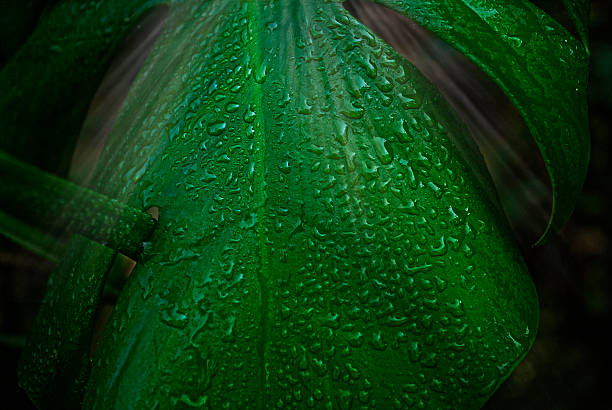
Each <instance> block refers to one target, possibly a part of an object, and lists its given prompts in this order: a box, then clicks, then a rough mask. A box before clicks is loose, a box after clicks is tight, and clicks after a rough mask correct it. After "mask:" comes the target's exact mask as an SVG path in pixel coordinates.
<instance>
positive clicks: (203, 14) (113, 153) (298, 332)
mask: <svg viewBox="0 0 612 410" xmlns="http://www.w3.org/2000/svg"><path fill="white" fill-rule="evenodd" d="M173 10H174V11H173V12H171V13H170V16H169V17H168V22H167V26H168V27H170V28H169V29H168V30H167V31H166V32H165V33H164V34H162V39H161V40H160V42H159V44H158V45H157V46H156V50H154V51H153V52H152V57H151V59H150V61H149V62H148V64H147V65H146V66H145V68H144V71H143V72H142V73H141V74H140V76H139V79H137V81H136V83H135V84H136V85H135V89H134V90H133V91H132V93H131V95H130V97H129V98H128V101H127V102H126V108H125V109H124V111H123V114H122V115H121V117H120V119H119V121H118V123H117V125H116V127H115V129H114V131H113V136H111V141H110V143H109V148H108V150H107V152H106V153H105V160H106V161H107V164H109V165H108V166H107V167H106V168H105V169H103V170H101V171H100V173H99V176H98V181H99V186H100V189H101V190H102V191H107V192H108V193H109V194H112V195H114V196H116V197H117V196H118V197H121V198H123V199H125V200H126V202H129V203H132V204H139V206H140V207H143V208H145V209H146V208H148V207H151V206H156V207H159V227H158V229H157V231H156V233H155V236H154V238H152V240H151V247H150V249H148V250H147V253H146V254H145V256H144V257H143V260H142V261H141V262H140V263H139V264H138V266H137V268H136V270H135V271H134V273H133V274H132V278H131V280H130V282H129V283H128V285H127V289H126V290H125V291H124V294H123V296H122V298H121V299H120V301H119V304H118V305H117V308H116V313H115V314H114V316H113V319H112V321H111V324H110V325H109V328H108V329H107V332H106V336H105V339H104V340H103V344H102V347H101V350H100V354H98V355H97V359H96V360H95V361H94V370H93V375H92V382H91V384H90V390H89V392H88V397H87V399H88V402H89V403H92V404H94V403H95V404H96V405H98V406H99V407H108V406H109V405H111V404H113V405H122V404H123V405H125V404H126V403H128V402H129V403H130V405H136V406H139V407H147V408H156V407H158V408H179V407H180V408H207V407H209V408H271V407H277V408H287V409H291V408H340V409H349V408H359V409H374V408H413V407H414V408H451V407H452V408H462V407H473V406H474V405H475V404H477V403H481V402H482V401H483V400H484V399H483V398H486V397H487V395H488V394H489V393H490V392H491V391H492V389H494V388H495V387H496V386H497V384H498V382H499V381H500V380H501V379H502V378H503V377H505V375H506V373H507V371H508V369H511V368H512V366H513V364H514V363H515V362H516V360H518V358H520V356H521V355H522V354H523V353H524V350H525V348H526V346H528V345H529V342H530V340H532V336H533V332H534V327H535V324H534V323H530V322H528V318H529V312H530V309H532V308H533V307H532V306H531V305H529V303H527V302H525V301H529V300H532V299H531V298H532V297H533V289H532V288H531V287H530V282H529V280H528V277H527V275H526V272H525V269H524V266H523V265H522V262H521V259H520V256H519V255H518V252H514V253H513V252H510V253H508V251H507V250H506V247H508V246H510V245H508V244H507V243H506V244H505V245H504V243H503V241H500V240H499V239H496V240H492V238H497V237H498V236H499V235H505V236H506V237H508V238H509V235H508V233H507V232H506V231H505V230H504V229H505V228H503V226H501V225H500V224H498V223H497V222H495V221H498V220H500V219H499V215H498V214H497V212H498V211H497V209H496V208H495V207H493V206H492V205H491V204H489V203H488V202H487V201H486V200H483V199H482V198H483V196H484V194H483V191H482V189H481V187H480V185H479V182H478V181H476V178H475V177H473V176H472V174H471V173H470V171H469V167H468V166H467V164H465V161H464V160H463V159H462V157H461V155H460V154H459V152H458V150H457V148H456V147H455V146H454V145H453V143H452V140H451V138H450V136H449V135H448V131H447V128H446V127H445V126H443V124H445V123H447V122H448V121H452V118H453V117H452V115H451V114H449V111H448V108H446V106H445V105H444V103H442V102H441V101H440V99H439V96H438V94H437V92H436V91H435V90H434V88H433V87H432V86H431V85H429V84H428V83H427V82H426V81H425V80H424V79H423V77H422V76H421V75H420V74H419V73H418V72H416V70H415V69H414V68H413V67H412V66H410V65H409V64H408V63H406V62H405V61H404V60H402V59H401V57H400V56H398V55H397V54H396V53H395V52H394V51H393V50H392V49H391V48H390V47H388V46H387V45H386V44H384V43H383V42H382V41H380V40H379V39H377V38H375V37H374V36H373V35H372V34H371V33H370V32H369V31H368V30H367V29H366V28H364V27H363V26H362V25H361V24H359V23H358V22H357V21H355V20H354V19H353V18H352V17H351V16H350V15H348V13H347V12H346V11H344V9H343V8H342V7H341V5H340V4H337V3H334V2H288V1H258V2H237V1H231V2H230V1H211V2H208V3H206V5H203V6H190V5H187V4H184V5H181V6H180V7H179V6H177V7H176V8H174V9H173ZM186 16H189V18H186ZM219 16H222V17H219ZM449 118H450V119H449ZM455 128H456V129H460V128H459V127H455ZM109 181H111V182H110V183H109ZM500 232H501V233H500ZM508 240H509V239H508ZM502 245H504V246H503V247H502ZM508 292H510V293H511V294H512V295H513V296H515V297H514V298H512V299H508V297H507V296H503V297H502V296H500V295H502V294H503V295H507V294H508ZM128 295H129V296H128ZM508 312H513V313H512V314H508ZM530 332H531V334H530Z"/></svg>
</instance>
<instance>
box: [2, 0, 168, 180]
mask: <svg viewBox="0 0 612 410" xmlns="http://www.w3.org/2000/svg"><path fill="white" fill-rule="evenodd" d="M98 3H99V4H97V5H95V7H92V6H91V5H88V4H87V3H85V2H78V1H63V2H60V3H59V4H58V5H57V6H55V8H54V9H53V10H51V11H50V12H49V13H48V15H46V16H45V18H44V19H43V20H42V21H41V22H40V24H39V26H38V27H37V29H36V30H35V31H34V33H32V35H31V36H30V37H29V38H28V40H27V41H26V42H25V44H24V45H23V46H22V47H21V48H20V49H19V50H18V51H17V53H16V54H15V55H14V56H13V58H11V59H10V60H9V61H8V63H7V64H6V66H4V67H3V68H2V71H0V90H2V93H0V130H2V132H1V133H0V149H1V150H3V151H5V152H7V153H9V154H11V155H12V156H15V157H17V158H19V159H21V160H23V161H26V162H29V163H30V164H32V165H35V166H37V167H39V168H41V169H43V170H45V171H49V172H52V173H55V174H58V175H60V176H65V175H67V171H68V168H69V166H70V160H71V158H72V152H73V150H74V144H75V141H76V139H77V137H78V132H79V129H80V128H81V124H82V122H83V119H84V118H85V114H86V113H87V110H88V108H89V104H90V102H91V100H92V98H93V96H94V93H95V91H96V89H97V88H98V85H99V84H100V81H101V79H102V77H103V75H104V73H105V72H106V70H107V68H108V65H109V63H110V61H111V58H112V57H113V55H114V53H115V51H116V50H117V46H118V45H119V44H120V43H121V41H122V40H123V38H124V37H125V36H126V34H127V33H129V32H130V30H131V29H132V28H133V27H134V25H135V24H136V23H137V22H138V21H139V20H140V18H141V17H142V16H143V15H144V14H145V13H146V12H147V10H149V9H151V7H153V6H155V5H157V4H159V3H161V1H160V0H124V1H121V2H109V1H101V2H98ZM101 17H103V19H100V18H101Z"/></svg>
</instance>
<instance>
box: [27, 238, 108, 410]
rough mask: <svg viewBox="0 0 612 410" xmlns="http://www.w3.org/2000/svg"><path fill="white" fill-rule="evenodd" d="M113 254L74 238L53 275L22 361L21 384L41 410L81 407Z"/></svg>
mask: <svg viewBox="0 0 612 410" xmlns="http://www.w3.org/2000/svg"><path fill="white" fill-rule="evenodd" d="M114 256H115V252H114V251H112V250H111V249H108V248H105V247H104V246H102V245H99V244H96V243H95V242H92V241H90V240H89V239H87V238H84V237H82V236H79V235H76V236H74V237H73V238H71V239H70V241H69V244H68V247H67V251H66V253H65V254H64V255H63V257H62V259H61V261H60V262H59V264H58V265H57V267H56V268H55V269H54V271H53V273H52V274H51V277H50V279H49V285H48V290H47V294H46V295H45V299H44V300H43V303H42V306H41V308H40V311H39V313H38V316H37V317H36V321H35V323H34V326H33V328H32V332H31V333H30V335H29V336H28V340H27V343H26V347H25V349H24V351H23V352H22V354H21V357H20V359H19V384H20V385H21V387H22V388H24V390H26V392H27V393H28V396H29V397H30V399H32V401H33V402H34V404H36V405H37V406H38V407H39V408H44V409H54V408H62V409H78V408H81V406H80V403H81V400H82V394H83V389H84V387H85V385H86V383H87V376H88V373H89V352H90V344H91V332H92V329H93V324H94V319H95V313H96V309H97V305H98V302H99V300H100V296H101V294H102V289H103V285H104V277H105V273H106V272H107V271H108V270H109V269H110V267H111V265H112V262H113V259H114Z"/></svg>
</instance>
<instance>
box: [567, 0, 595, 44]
mask: <svg viewBox="0 0 612 410" xmlns="http://www.w3.org/2000/svg"><path fill="white" fill-rule="evenodd" d="M563 4H564V5H565V8H566V9H567V12H568V14H569V16H570V18H571V19H572V21H573V22H574V26H575V27H576V30H577V31H578V35H579V36H580V39H581V40H582V43H583V44H584V47H585V48H586V51H587V53H589V12H590V10H591V0H563Z"/></svg>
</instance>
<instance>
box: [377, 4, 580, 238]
mask: <svg viewBox="0 0 612 410" xmlns="http://www.w3.org/2000/svg"><path fill="white" fill-rule="evenodd" d="M375 1H376V2H377V3H380V4H382V5H384V6H387V7H389V8H392V9H393V10H395V11H397V12H399V13H401V14H403V15H405V16H407V17H409V18H411V19H413V20H415V21H416V22H417V23H419V24H421V25H422V26H423V27H425V28H427V29H429V30H431V31H432V32H434V33H435V34H437V35H438V36H440V38H442V39H443V40H445V41H446V42H447V43H448V44H450V45H452V46H453V47H455V48H456V49H457V50H459V51H460V52H462V53H463V54H464V55H465V56H467V57H469V58H470V59H471V60H472V61H474V62H475V63H476V64H477V65H478V66H479V67H480V68H481V69H482V70H483V71H484V72H485V73H487V74H488V75H489V76H490V77H491V78H492V79H493V80H495V81H496V82H497V83H498V84H499V86H500V87H501V88H502V90H504V91H505V92H506V94H507V95H508V97H509V98H510V99H511V100H512V102H514V104H515V105H516V107H517V108H518V110H519V112H520V113H521V114H522V115H523V118H524V119H525V122H526V123H527V125H528V126H529V129H530V130H531V134H532V136H533V138H534V139H535V141H536V143H537V144H538V146H539V148H540V152H541V154H542V157H543V159H544V163H545V165H546V168H547V170H548V173H549V176H550V180H551V184H552V190H553V207H552V211H551V216H550V220H549V224H548V226H547V228H546V230H545V232H544V234H543V235H542V237H541V238H540V240H539V241H538V243H542V242H544V241H545V240H546V239H548V237H549V236H550V235H551V234H552V233H553V232H555V231H556V230H558V229H560V228H561V227H562V226H563V224H564V223H565V222H566V221H567V219H568V218H569V216H570V214H571V212H572V211H573V209H574V205H575V203H576V200H577V197H578V194H579V193H580V191H581V189H582V184H583V182H584V178H585V177H586V172H587V167H588V162H589V153H590V140H589V126H588V112H587V111H588V108H587V100H586V86H587V74H588V72H587V65H588V57H587V53H586V49H585V47H584V46H583V45H582V44H580V43H579V42H578V41H576V40H575V39H574V38H573V37H572V36H571V35H570V34H569V33H568V32H567V31H566V30H565V29H564V28H563V27H562V26H561V25H560V24H559V23H557V22H556V21H555V20H553V19H552V18H550V17H549V16H548V15H547V14H546V13H544V12H543V11H542V10H540V9H538V8H537V7H535V6H534V5H533V4H531V3H530V2H527V1H519V0H513V1H508V0H484V1H475V0H453V1H445V2H440V1H437V0H435V1H429V0H375ZM565 3H566V4H567V5H570V6H571V7H570V15H571V16H572V17H573V18H574V20H575V21H576V22H577V23H579V22H584V21H585V20H584V19H583V18H582V17H583V14H584V13H583V12H584V10H585V8H583V7H581V6H580V7H579V5H585V4H587V2H585V1H582V0H581V1H574V2H570V1H565ZM577 16H581V18H577ZM581 27H584V25H582V26H581V25H578V29H579V32H580V34H581V35H582V36H584V35H585V31H584V30H583V29H581Z"/></svg>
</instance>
